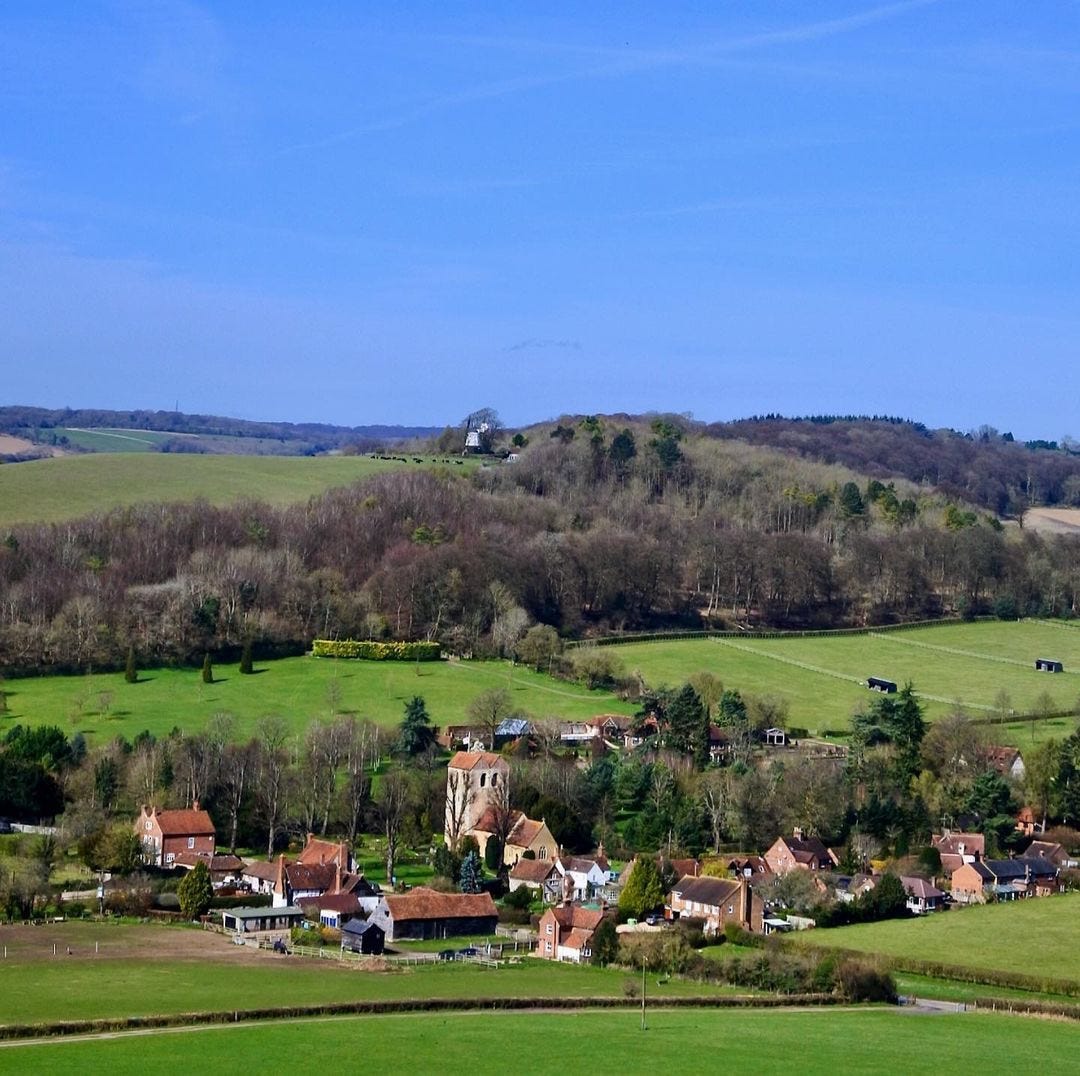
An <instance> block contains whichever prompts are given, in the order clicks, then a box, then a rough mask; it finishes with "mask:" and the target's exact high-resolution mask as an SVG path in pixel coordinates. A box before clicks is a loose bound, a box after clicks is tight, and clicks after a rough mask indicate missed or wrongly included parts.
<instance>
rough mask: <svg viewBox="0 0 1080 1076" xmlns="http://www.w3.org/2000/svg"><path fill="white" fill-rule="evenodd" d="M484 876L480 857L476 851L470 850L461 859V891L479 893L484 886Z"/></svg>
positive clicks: (459, 881) (459, 880)
mask: <svg viewBox="0 0 1080 1076" xmlns="http://www.w3.org/2000/svg"><path fill="white" fill-rule="evenodd" d="M483 877H484V876H483V869H482V868H481V866H480V857H479V856H478V855H477V854H476V853H475V852H470V853H469V854H468V855H467V856H466V857H465V858H464V859H463V860H462V861H461V874H460V875H459V876H458V883H459V885H460V886H461V892H462V893H479V892H480V890H481V888H482V882H483Z"/></svg>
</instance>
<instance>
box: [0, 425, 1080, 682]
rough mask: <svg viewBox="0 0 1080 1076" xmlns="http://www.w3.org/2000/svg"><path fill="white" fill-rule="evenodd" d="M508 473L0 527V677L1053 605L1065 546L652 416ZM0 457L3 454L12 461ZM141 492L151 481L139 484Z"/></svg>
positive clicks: (1067, 578) (1070, 588)
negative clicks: (318, 650)
mask: <svg viewBox="0 0 1080 1076" xmlns="http://www.w3.org/2000/svg"><path fill="white" fill-rule="evenodd" d="M523 440H525V441H526V445H527V447H526V446H522V450H521V458H520V460H519V461H518V462H516V463H512V464H502V465H498V466H491V467H486V468H482V469H480V470H478V471H476V472H475V473H474V474H473V475H472V476H470V477H466V476H463V475H461V474H460V473H458V474H451V473H448V472H447V471H446V470H432V471H420V470H416V471H401V472H394V473H389V474H383V475H380V476H377V477H373V478H370V479H368V480H366V481H362V482H359V483H357V484H356V485H353V486H350V487H347V488H341V489H337V490H332V491H330V492H328V493H326V494H325V495H323V496H320V497H317V498H314V499H313V500H311V501H310V502H309V503H308V504H304V505H296V506H292V507H287V508H272V507H269V506H267V505H265V504H261V503H257V502H247V503H237V504H233V505H231V506H229V507H223V508H219V507H213V506H210V505H208V504H206V503H189V504H164V505H162V504H147V505H144V506H141V507H137V508H124V509H116V510H114V511H111V512H107V513H103V514H101V515H98V516H94V517H91V518H86V519H80V520H75V521H72V522H69V523H63V524H49V525H37V526H18V527H14V528H12V529H11V531H10V532H9V533H6V534H5V535H3V536H2V537H0V668H3V669H5V670H6V672H7V674H8V675H17V674H19V673H25V672H33V671H42V670H80V671H85V670H86V669H87V668H91V667H92V668H103V667H115V668H119V667H122V665H123V662H124V659H125V657H126V655H127V653H128V651H129V648H131V647H134V649H135V651H136V653H137V655H138V660H139V661H140V663H156V662H197V661H200V660H201V659H202V655H203V654H204V653H206V652H208V651H209V652H213V653H215V654H216V655H221V656H235V655H237V654H238V653H239V650H240V648H241V646H242V645H243V644H244V642H245V641H246V640H254V641H255V644H256V651H257V653H258V654H259V655H260V656H270V655H272V654H275V653H295V652H299V651H301V650H302V649H304V648H306V647H307V646H309V645H310V643H311V640H312V639H313V638H316V637H329V638H333V637H340V638H346V637H354V638H384V637H389V638H396V639H430V640H439V641H440V642H442V644H443V645H444V647H445V648H446V649H447V650H448V651H449V652H452V653H460V654H474V655H483V654H488V653H499V652H502V653H510V652H511V651H513V649H514V648H515V646H516V644H517V642H518V640H520V639H521V637H522V636H523V634H524V633H525V631H526V630H527V628H528V627H529V625H530V624H534V623H535V624H544V625H550V626H552V627H553V628H554V629H556V630H557V631H558V633H559V634H560V635H561V636H563V637H581V636H587V635H589V634H592V633H604V632H612V631H623V630H648V629H657V628H665V627H680V626H681V627H700V626H703V625H706V624H707V625H712V626H722V625H731V624H738V625H742V626H751V627H753V626H761V627H773V628H797V627H832V626H845V625H865V624H878V623H886V622H890V621H897V620H910V619H921V618H927V617H936V616H941V615H949V614H961V615H975V614H980V613H997V614H998V615H1000V616H1003V617H1012V616H1019V615H1025V614H1032V615H1045V616H1073V615H1075V614H1076V613H1077V612H1078V608H1080V557H1078V556H1077V548H1078V546H1077V540H1076V539H1074V538H1071V537H1068V536H1044V535H1037V534H1034V533H1031V532H1030V531H1017V530H1016V529H1015V528H1012V529H1011V530H1003V529H1002V527H1001V524H1000V523H999V522H998V521H997V519H996V518H994V517H992V516H989V515H986V514H984V513H980V512H978V511H976V510H975V509H973V508H971V507H970V506H968V505H966V504H964V503H962V502H951V501H948V500H947V499H946V498H944V497H942V496H941V495H940V494H939V493H937V492H935V491H933V490H930V489H928V488H925V487H918V486H915V485H912V484H910V483H907V482H905V481H903V480H902V479H897V480H894V481H890V482H888V483H885V482H883V481H881V480H879V479H870V480H867V479H865V478H862V477H860V476H858V475H857V474H855V473H854V472H850V471H847V470H845V469H843V468H840V467H836V466H831V467H830V466H824V465H822V464H818V463H813V462H809V461H805V460H799V459H793V458H791V457H788V456H784V455H782V454H779V453H776V452H773V451H768V450H764V449H760V448H754V447H751V446H748V445H745V444H738V443H729V442H723V441H718V440H715V439H708V438H702V437H698V436H696V435H692V434H688V433H685V432H684V431H683V429H682V428H681V427H680V426H679V425H678V424H677V423H675V422H672V421H668V420H656V421H655V422H653V423H652V424H651V426H649V425H642V424H637V425H625V426H622V425H620V426H611V425H608V424H607V423H605V422H603V421H601V420H599V419H588V420H585V421H583V422H580V423H578V424H576V425H570V426H566V425H563V424H560V425H558V426H557V427H555V429H554V430H550V431H547V432H544V431H541V432H540V433H535V432H534V433H533V435H532V437H531V442H532V443H528V442H529V439H523ZM16 466H17V465H16ZM146 496H147V498H148V500H152V497H153V490H147V491H146Z"/></svg>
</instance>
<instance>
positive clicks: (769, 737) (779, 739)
mask: <svg viewBox="0 0 1080 1076" xmlns="http://www.w3.org/2000/svg"><path fill="white" fill-rule="evenodd" d="M765 743H767V744H768V745H769V747H784V746H786V745H787V733H786V732H785V731H784V730H783V729H776V728H773V729H766V730H765Z"/></svg>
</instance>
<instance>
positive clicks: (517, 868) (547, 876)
mask: <svg viewBox="0 0 1080 1076" xmlns="http://www.w3.org/2000/svg"><path fill="white" fill-rule="evenodd" d="M509 885H510V892H511V893H513V892H515V891H516V890H518V889H520V888H521V887H522V886H527V887H528V888H529V889H532V890H534V891H535V892H536V893H538V894H539V895H540V896H541V897H542V898H543V900H544V902H545V903H547V904H552V903H554V902H555V901H557V900H558V899H559V894H560V893H561V892H562V875H560V874H559V872H558V871H557V870H556V869H555V861H554V860H551V859H519V860H518V861H517V863H515V864H514V867H513V869H512V870H511V871H510V876H509Z"/></svg>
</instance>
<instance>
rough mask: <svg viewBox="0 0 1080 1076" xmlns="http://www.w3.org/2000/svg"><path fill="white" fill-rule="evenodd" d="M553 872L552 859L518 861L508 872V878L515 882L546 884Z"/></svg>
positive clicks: (553, 864) (553, 862)
mask: <svg viewBox="0 0 1080 1076" xmlns="http://www.w3.org/2000/svg"><path fill="white" fill-rule="evenodd" d="M553 870H555V861H554V860H552V859H519V860H518V861H517V863H515V864H514V869H513V870H512V871H510V877H511V878H513V879H514V881H517V882H537V883H542V882H546V881H547V880H548V878H550V877H551V872H552V871H553Z"/></svg>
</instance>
